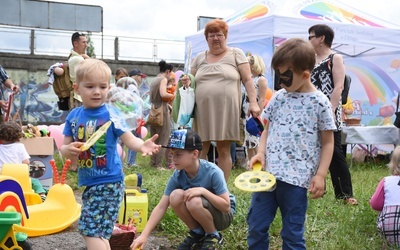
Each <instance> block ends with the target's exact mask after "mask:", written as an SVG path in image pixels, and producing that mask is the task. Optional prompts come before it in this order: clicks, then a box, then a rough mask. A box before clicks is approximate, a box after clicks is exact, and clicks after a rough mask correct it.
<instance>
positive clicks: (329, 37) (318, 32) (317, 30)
mask: <svg viewBox="0 0 400 250" xmlns="http://www.w3.org/2000/svg"><path fill="white" fill-rule="evenodd" d="M311 32H314V34H315V36H316V37H320V36H325V39H324V43H325V44H326V46H328V47H329V48H330V47H331V46H332V42H333V38H335V32H334V31H333V29H332V28H331V27H329V26H328V25H326V24H316V25H313V26H311V27H310V28H309V29H308V34H310V33H311Z"/></svg>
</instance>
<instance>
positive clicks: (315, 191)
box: [308, 175, 325, 199]
mask: <svg viewBox="0 0 400 250" xmlns="http://www.w3.org/2000/svg"><path fill="white" fill-rule="evenodd" d="M308 192H310V194H312V195H311V197H310V198H311V199H317V198H320V197H322V196H324V193H325V178H323V177H322V176H320V175H315V176H314V177H313V178H312V179H311V184H310V188H309V189H308Z"/></svg>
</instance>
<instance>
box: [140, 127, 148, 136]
mask: <svg viewBox="0 0 400 250" xmlns="http://www.w3.org/2000/svg"><path fill="white" fill-rule="evenodd" d="M147 132H148V131H147V128H146V127H144V126H143V127H142V129H141V131H140V135H141V136H142V138H145V137H146V136H147Z"/></svg>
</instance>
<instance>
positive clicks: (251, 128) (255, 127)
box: [246, 117, 264, 137]
mask: <svg viewBox="0 0 400 250" xmlns="http://www.w3.org/2000/svg"><path fill="white" fill-rule="evenodd" d="M246 130H247V132H249V134H251V135H254V136H258V137H260V136H261V133H262V132H263V131H264V126H263V124H262V123H261V121H260V119H258V118H257V117H255V118H254V117H250V118H249V119H248V120H247V122H246Z"/></svg>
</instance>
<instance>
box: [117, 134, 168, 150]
mask: <svg viewBox="0 0 400 250" xmlns="http://www.w3.org/2000/svg"><path fill="white" fill-rule="evenodd" d="M120 138H121V140H122V142H123V143H124V145H126V146H127V147H128V148H129V149H130V150H133V151H136V152H141V153H142V155H143V156H146V155H153V154H157V153H158V152H159V150H160V148H161V146H160V145H157V144H155V143H154V141H155V140H156V139H157V138H158V135H157V134H156V135H153V137H151V138H150V139H147V140H146V141H143V140H142V139H140V138H138V137H136V136H134V135H133V134H132V132H130V131H126V132H125V133H123V134H122V135H121V137H120Z"/></svg>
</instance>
